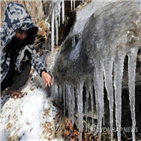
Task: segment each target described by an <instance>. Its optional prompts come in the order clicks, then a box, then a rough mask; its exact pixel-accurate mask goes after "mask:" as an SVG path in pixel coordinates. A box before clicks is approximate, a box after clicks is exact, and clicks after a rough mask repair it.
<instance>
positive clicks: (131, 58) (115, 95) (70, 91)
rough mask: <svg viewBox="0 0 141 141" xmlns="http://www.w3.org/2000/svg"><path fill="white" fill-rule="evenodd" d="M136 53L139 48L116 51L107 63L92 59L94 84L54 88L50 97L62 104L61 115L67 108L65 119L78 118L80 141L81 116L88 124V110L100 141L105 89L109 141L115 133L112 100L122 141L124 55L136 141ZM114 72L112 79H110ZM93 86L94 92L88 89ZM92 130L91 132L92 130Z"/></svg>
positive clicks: (54, 86) (63, 85) (118, 132)
mask: <svg viewBox="0 0 141 141" xmlns="http://www.w3.org/2000/svg"><path fill="white" fill-rule="evenodd" d="M137 52H138V48H137V47H135V48H131V49H130V50H128V52H124V51H119V52H118V53H117V54H116V55H115V57H114V56H113V57H111V58H109V57H107V59H106V60H95V59H94V65H95V71H94V79H93V82H92V81H91V82H89V83H88V82H84V81H82V82H80V83H79V84H78V85H77V86H72V85H69V84H66V83H65V82H64V84H62V85H57V84H55V83H54V84H53V87H52V97H54V98H57V100H59V101H60V102H62V101H63V107H64V114H65V113H66V109H65V108H66V107H67V110H68V116H69V119H70V121H72V123H74V116H76V115H77V118H78V124H77V125H78V129H79V133H80V134H79V140H80V141H81V139H82V134H81V133H82V131H83V115H86V122H87V115H88V109H91V117H92V127H97V128H96V131H97V132H98V134H99V140H101V131H102V123H103V122H104V86H105V88H106V90H107V97H108V100H109V110H110V132H111V141H112V139H113V131H115V129H114V128H113V122H114V121H113V109H114V106H113V105H114V99H115V105H116V106H115V108H116V109H115V110H116V114H115V116H116V131H117V136H118V141H120V140H121V115H122V112H121V111H122V99H121V97H122V78H123V71H124V59H125V57H126V55H127V56H128V79H129V82H128V85H129V99H130V110H131V119H132V138H133V141H135V128H136V120H135V74H136V73H135V72H136V58H137ZM113 70H114V78H113V75H112V73H113ZM92 83H94V90H93V86H92V85H91V84H92ZM104 84H105V85H104ZM84 87H85V88H86V90H85V93H86V94H85V95H83V93H84V92H83V90H84V89H83V88H84ZM94 95H95V100H94ZM58 97H59V99H58ZM94 101H95V102H94ZM84 102H85V103H84ZM84 105H85V106H84ZM76 109H77V111H76ZM94 109H96V115H97V125H96V123H94ZM86 128H87V125H86ZM91 130H93V128H92V129H91Z"/></svg>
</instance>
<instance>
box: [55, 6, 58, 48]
mask: <svg viewBox="0 0 141 141" xmlns="http://www.w3.org/2000/svg"><path fill="white" fill-rule="evenodd" d="M57 14H58V6H57V4H56V6H55V31H56V45H57V46H58V20H57V16H58V15H57Z"/></svg>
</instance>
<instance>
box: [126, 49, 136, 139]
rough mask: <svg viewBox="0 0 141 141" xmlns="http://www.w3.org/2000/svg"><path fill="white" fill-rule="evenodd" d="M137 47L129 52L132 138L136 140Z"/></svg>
mask: <svg viewBox="0 0 141 141" xmlns="http://www.w3.org/2000/svg"><path fill="white" fill-rule="evenodd" d="M137 52H138V49H137V48H132V49H130V52H129V53H128V77H129V81H128V83H129V84H128V85H129V100H130V110H131V119H132V138H133V141H135V128H136V119H135V74H136V58H137Z"/></svg>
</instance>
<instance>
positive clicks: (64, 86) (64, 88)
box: [63, 83, 66, 115]
mask: <svg viewBox="0 0 141 141" xmlns="http://www.w3.org/2000/svg"><path fill="white" fill-rule="evenodd" d="M63 102H64V103H63V104H64V105H63V106H64V115H65V114H66V85H65V83H64V85H63Z"/></svg>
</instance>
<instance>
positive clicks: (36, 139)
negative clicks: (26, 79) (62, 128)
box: [0, 83, 61, 141]
mask: <svg viewBox="0 0 141 141" xmlns="http://www.w3.org/2000/svg"><path fill="white" fill-rule="evenodd" d="M31 87H32V88H34V90H31V89H30V88H31ZM22 92H25V93H27V94H25V95H24V97H22V98H20V99H16V100H14V99H11V98H10V97H9V96H8V95H6V96H4V97H3V98H1V99H0V103H1V113H0V132H1V133H0V141H7V140H8V141H12V140H14V141H16V140H20V141H31V140H32V141H43V140H44V141H48V140H50V141H61V139H55V126H56V125H55V122H54V118H55V115H56V114H57V109H56V108H55V107H54V106H53V104H52V102H51V100H50V98H47V94H46V92H45V91H44V90H43V89H41V88H36V87H33V86H31V83H28V84H27V86H26V87H25V88H23V90H22Z"/></svg>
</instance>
